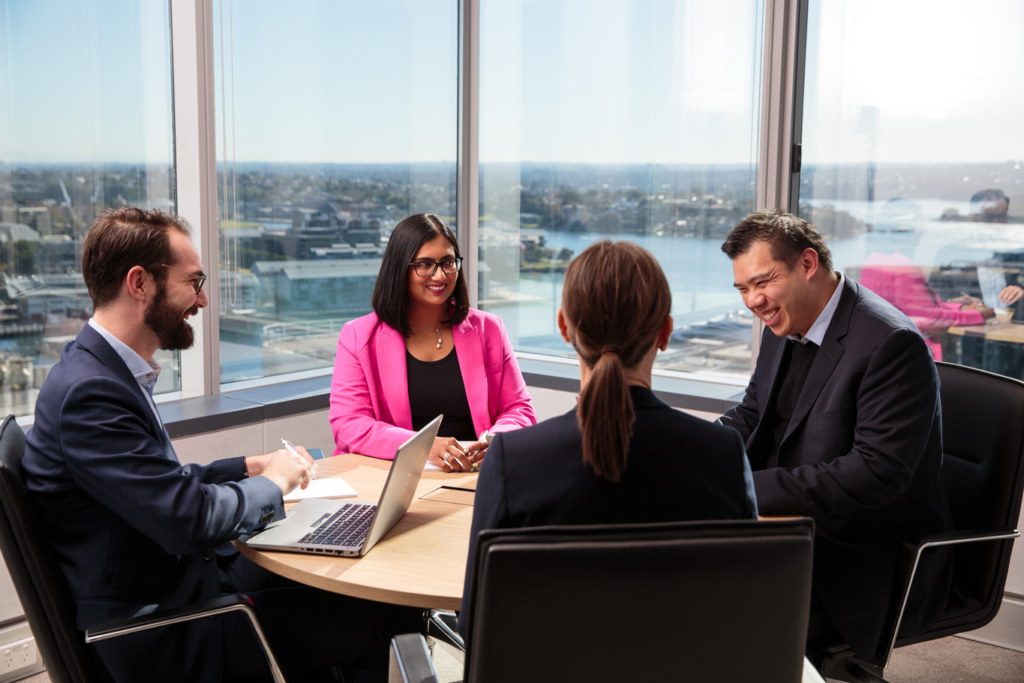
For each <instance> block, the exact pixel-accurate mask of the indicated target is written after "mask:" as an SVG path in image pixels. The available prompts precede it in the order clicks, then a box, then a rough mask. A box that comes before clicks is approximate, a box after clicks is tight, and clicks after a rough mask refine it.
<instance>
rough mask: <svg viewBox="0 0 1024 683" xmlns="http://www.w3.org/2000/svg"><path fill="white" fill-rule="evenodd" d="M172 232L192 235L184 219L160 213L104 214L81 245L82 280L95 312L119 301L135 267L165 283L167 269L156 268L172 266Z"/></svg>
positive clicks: (123, 209)
mask: <svg viewBox="0 0 1024 683" xmlns="http://www.w3.org/2000/svg"><path fill="white" fill-rule="evenodd" d="M171 230H177V231H178V232H180V233H182V234H184V235H191V234H192V228H191V226H189V224H188V221H186V220H185V219H184V218H181V217H179V216H171V215H169V214H166V213H163V212H161V211H158V210H153V211H143V210H142V209H136V208H135V207H132V206H124V207H121V208H119V209H110V210H108V211H104V212H103V213H101V214H100V215H99V217H97V218H96V220H95V221H94V222H93V224H92V226H91V227H90V228H89V232H88V233H86V235H85V244H84V245H83V246H82V277H83V278H85V285H86V287H88V288H89V296H90V297H92V305H93V308H94V309H96V308H101V307H102V306H105V305H106V304H108V303H110V302H111V301H113V300H114V299H116V298H117V294H118V292H119V291H120V290H121V283H122V282H123V281H124V279H125V277H127V275H128V271H129V270H131V269H132V268H134V267H135V266H142V267H143V268H145V269H146V271H147V272H149V273H150V274H152V275H153V277H154V278H156V280H157V281H158V282H163V280H164V279H165V278H166V277H167V273H166V268H157V267H156V266H157V265H159V264H168V265H169V264H170V263H171V262H172V260H173V258H174V254H173V253H172V252H171V241H170V239H169V237H168V233H169V232H170V231H171Z"/></svg>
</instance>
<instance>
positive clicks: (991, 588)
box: [822, 363, 1024, 683]
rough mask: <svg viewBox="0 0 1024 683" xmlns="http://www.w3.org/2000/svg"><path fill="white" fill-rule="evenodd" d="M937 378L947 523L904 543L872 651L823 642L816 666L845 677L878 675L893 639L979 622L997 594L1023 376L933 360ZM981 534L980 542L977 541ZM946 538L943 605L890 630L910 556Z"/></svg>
mask: <svg viewBox="0 0 1024 683" xmlns="http://www.w3.org/2000/svg"><path fill="white" fill-rule="evenodd" d="M936 365H937V366H938V369H939V380H940V381H941V383H942V386H941V389H940V394H941V401H942V439H943V462H942V481H943V483H944V484H945V486H946V491H947V493H948V494H949V501H950V505H951V507H952V511H953V525H954V530H953V531H951V532H949V533H945V534H936V535H935V536H930V537H926V538H923V539H921V542H920V543H918V544H916V545H913V546H911V545H908V546H907V547H906V548H905V549H904V550H905V556H906V557H907V558H908V561H907V562H905V565H906V571H905V572H903V573H902V574H901V576H900V583H899V584H898V585H897V586H896V587H895V590H894V592H893V594H894V596H896V597H897V598H898V600H897V601H896V603H895V605H894V607H893V609H891V610H890V614H889V617H888V619H887V622H886V626H885V629H884V630H883V632H882V636H881V638H880V639H879V642H880V643H882V645H880V646H879V648H878V652H876V653H875V656H874V657H873V658H871V659H868V660H864V659H861V658H859V657H857V656H856V655H854V654H853V651H852V650H851V649H850V647H849V646H848V645H846V644H845V643H836V644H833V645H831V646H828V647H826V648H824V652H823V654H824V656H825V659H824V661H823V663H822V674H823V675H824V676H826V677H828V678H834V679H837V680H842V681H850V682H851V683H884V679H883V678H882V676H883V673H884V670H885V667H886V666H888V664H889V659H890V657H891V656H892V651H893V649H894V648H896V647H902V646H904V645H912V644H914V643H921V642H924V641H928V640H935V639H936V638H944V637H946V636H950V635H953V634H956V633H963V632H965V631H973V630H974V629H977V628H981V627H982V626H984V625H985V624H987V623H989V622H990V621H992V619H994V618H995V616H996V613H997V612H998V611H999V606H1000V604H1001V603H1002V599H1003V587H1004V586H1005V584H1006V574H1007V571H1008V569H1009V565H1010V552H1011V551H1012V550H1013V539H1014V538H1016V537H1018V536H1020V534H1019V533H1018V531H1017V530H1016V528H1015V527H1016V525H1017V520H1018V519H1019V516H1020V506H1021V496H1022V495H1024V382H1020V381H1018V380H1015V379H1009V378H1007V377H1003V376H1001V375H994V374H992V373H988V372H984V371H983V370H976V369H974V368H968V367H964V366H962V365H953V364H951V363H936ZM982 541H987V542H982ZM944 545H953V546H956V547H957V554H956V556H955V560H954V566H953V587H952V589H951V590H950V596H949V603H948V605H947V606H946V609H945V611H944V612H943V613H942V615H941V616H940V617H939V618H938V619H937V620H936V622H935V623H934V624H933V625H932V627H931V629H930V630H928V631H927V632H926V633H923V634H920V635H916V636H913V637H902V638H901V637H897V634H898V632H899V626H900V622H901V621H902V618H903V609H904V608H905V606H906V600H907V595H908V594H909V593H910V586H911V583H912V582H913V579H914V571H915V569H916V567H917V559H918V558H919V557H920V554H921V553H922V552H924V551H925V550H927V549H928V548H931V547H938V546H944Z"/></svg>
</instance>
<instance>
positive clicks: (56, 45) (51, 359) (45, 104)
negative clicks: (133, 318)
mask: <svg viewBox="0 0 1024 683" xmlns="http://www.w3.org/2000/svg"><path fill="white" fill-rule="evenodd" d="M169 23H170V21H169V16H168V5H167V3H163V2H147V1H143V0H79V1H75V2H71V1H70V0H68V1H65V2H50V3H27V2H0V35H3V36H4V41H5V42H4V49H2V50H0V92H2V96H0V97H2V99H3V101H4V106H3V107H0V269H2V271H3V287H2V288H0V379H2V382H0V409H2V410H4V411H5V412H6V413H14V414H15V415H19V416H20V415H28V414H31V413H32V411H33V410H34V405H35V397H36V394H37V393H38V389H39V388H40V387H42V385H43V382H44V381H45V379H46V376H47V374H48V372H49V369H50V368H51V367H52V366H53V365H54V363H56V362H57V361H58V360H60V352H61V349H62V348H63V347H64V345H65V344H67V343H68V342H70V341H72V340H73V339H74V338H75V337H76V336H77V335H78V332H79V331H81V329H82V327H83V326H84V325H85V324H86V321H87V320H88V319H89V317H90V316H91V315H92V302H91V301H90V299H89V294H88V291H87V290H86V287H85V282H84V280H83V279H82V274H81V260H82V241H83V239H84V237H85V234H86V232H87V230H88V229H89V226H90V225H91V224H92V222H93V220H94V219H95V218H96V216H98V215H99V214H100V213H101V212H103V211H104V210H106V209H109V208H114V207H119V206H137V207H140V208H143V209H160V210H162V211H167V212H172V213H173V212H174V210H175V204H174V190H173V182H174V181H173V158H174V150H173V130H172V120H171V112H172V107H171V65H170V41H169V38H170V33H169V31H170V28H169ZM41 46H45V49H43V48H41ZM112 84H116V87H115V86H113V85H112ZM156 358H157V360H158V361H159V362H160V363H161V364H162V365H163V367H164V369H165V372H162V373H161V375H160V380H159V382H158V384H157V386H156V391H157V392H167V391H175V390H177V389H178V388H179V373H178V355H177V354H176V353H170V352H158V354H157V356H156Z"/></svg>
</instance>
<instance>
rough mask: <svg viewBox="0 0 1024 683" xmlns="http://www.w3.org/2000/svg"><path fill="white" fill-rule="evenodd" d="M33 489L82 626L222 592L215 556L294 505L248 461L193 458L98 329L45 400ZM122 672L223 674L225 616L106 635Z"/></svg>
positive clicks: (65, 364)
mask: <svg viewBox="0 0 1024 683" xmlns="http://www.w3.org/2000/svg"><path fill="white" fill-rule="evenodd" d="M23 464H24V469H25V476H26V484H27V487H28V490H29V494H30V496H31V497H32V498H33V500H34V501H35V503H36V505H37V508H38V510H39V513H40V515H41V517H42V519H43V523H44V527H45V529H46V533H47V536H48V538H49V539H50V543H51V546H52V548H53V550H54V551H55V554H56V557H57V561H58V563H59V564H60V567H61V570H62V571H63V573H64V576H65V577H66V578H67V581H68V585H69V586H70V588H71V595H72V597H73V598H74V600H75V603H76V606H77V625H78V628H80V629H82V630H83V631H84V630H85V629H86V628H88V627H90V626H94V625H98V624H102V623H105V622H110V621H115V620H118V619H126V618H129V617H132V616H134V615H135V614H137V613H139V612H140V611H152V610H153V609H164V608H169V607H176V606H181V605H186V604H189V603H192V602H197V601H200V600H205V599H209V598H215V597H217V596H219V595H220V579H219V575H218V570H217V563H216V562H215V561H213V558H214V552H212V551H211V549H214V548H217V547H218V546H220V545H221V544H223V543H226V542H227V541H229V540H231V539H234V538H237V537H238V536H239V535H241V534H243V533H252V531H253V530H254V529H256V528H259V527H261V526H265V525H266V523H267V522H268V521H269V519H272V518H273V517H274V516H279V515H283V514H284V508H283V501H282V496H281V490H280V489H279V488H278V487H277V486H276V485H275V484H274V483H273V482H271V481H270V480H269V479H266V478H264V477H253V478H251V479H243V475H244V471H245V470H244V463H243V459H242V458H229V459H225V460H220V461H217V462H215V463H213V464H211V465H208V466H205V467H203V466H201V465H194V464H190V465H186V466H184V467H183V466H182V465H181V464H179V462H178V460H177V456H175V455H174V450H173V448H172V447H171V445H170V441H169V440H168V439H167V436H166V432H165V431H164V429H163V425H162V424H161V423H160V422H159V421H158V420H157V418H156V416H155V415H154V414H153V411H152V409H151V408H150V406H149V403H148V401H147V399H146V397H145V395H144V393H143V390H142V388H141V387H140V386H139V384H138V382H137V381H136V379H135V378H134V377H133V376H132V375H131V373H130V372H129V371H128V368H127V366H126V365H125V363H124V361H123V360H121V357H120V356H118V355H117V353H116V352H115V351H114V349H113V348H111V346H110V344H108V343H107V341H106V340H105V339H103V337H102V336H101V335H100V334H99V333H98V332H96V331H95V330H94V329H92V328H91V327H89V326H86V327H85V328H84V329H83V330H82V332H81V333H80V334H79V335H78V338H77V339H76V340H75V341H73V342H71V343H69V344H68V345H67V346H65V347H64V350H63V352H62V354H61V361H60V363H58V364H57V365H55V366H54V368H53V370H52V371H51V372H50V375H49V377H48V378H47V380H46V384H45V386H44V387H43V389H42V391H40V392H39V398H38V399H37V401H36V413H35V424H34V425H33V427H32V429H31V430H30V431H29V434H28V437H27V447H26V450H25V458H24V460H23ZM97 650H98V651H99V653H100V656H101V658H102V659H103V661H104V662H105V664H106V665H107V668H108V669H110V670H111V673H113V674H114V676H115V678H117V679H118V680H143V679H146V680H210V681H214V680H216V681H219V680H220V679H221V660H222V641H221V629H220V621H219V620H216V621H211V620H207V619H202V620H198V621H193V622H189V623H188V624H187V625H182V626H174V627H170V628H169V629H159V630H157V631H148V632H145V633H140V634H135V635H133V636H126V637H122V638H118V639H115V640H110V641H103V642H101V643H98V644H97Z"/></svg>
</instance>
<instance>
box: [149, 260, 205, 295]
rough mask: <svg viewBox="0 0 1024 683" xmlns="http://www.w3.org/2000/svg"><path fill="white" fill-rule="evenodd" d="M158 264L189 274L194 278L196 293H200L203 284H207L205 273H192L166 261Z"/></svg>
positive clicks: (193, 286)
mask: <svg viewBox="0 0 1024 683" xmlns="http://www.w3.org/2000/svg"><path fill="white" fill-rule="evenodd" d="M157 265H158V266H163V267H164V268H170V269H171V270H176V271H178V272H179V273H185V275H188V276H189V277H190V278H192V279H191V283H192V289H194V290H196V294H198V293H199V292H200V291H202V289H203V285H205V284H206V276H205V275H196V274H195V273H190V272H188V271H187V270H182V269H181V268H175V267H174V266H169V265H167V264H166V263H158V264H157Z"/></svg>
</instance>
